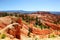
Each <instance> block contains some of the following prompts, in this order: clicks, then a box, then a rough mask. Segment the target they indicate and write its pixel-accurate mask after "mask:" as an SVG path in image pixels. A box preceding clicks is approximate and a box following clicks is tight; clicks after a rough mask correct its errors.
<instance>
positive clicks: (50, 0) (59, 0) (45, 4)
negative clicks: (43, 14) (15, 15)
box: [0, 0, 60, 11]
mask: <svg viewBox="0 0 60 40" xmlns="http://www.w3.org/2000/svg"><path fill="white" fill-rule="evenodd" d="M7 10H25V11H60V0H0V11H7Z"/></svg>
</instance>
